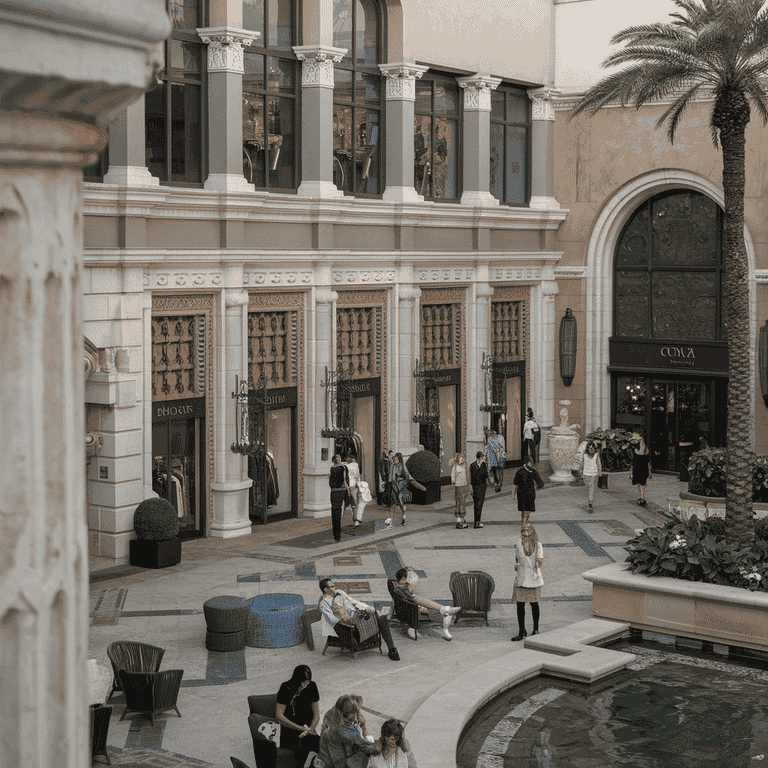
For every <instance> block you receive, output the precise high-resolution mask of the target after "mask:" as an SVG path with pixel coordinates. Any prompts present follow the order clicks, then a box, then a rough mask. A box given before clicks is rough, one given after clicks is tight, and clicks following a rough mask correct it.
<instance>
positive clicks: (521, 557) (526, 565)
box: [515, 539, 544, 588]
mask: <svg viewBox="0 0 768 768" xmlns="http://www.w3.org/2000/svg"><path fill="white" fill-rule="evenodd" d="M543 559H544V547H542V546H541V542H540V541H539V542H537V543H536V549H534V550H533V552H532V553H531V554H530V555H526V554H525V551H524V550H523V542H522V541H521V540H520V539H518V540H517V542H516V543H515V561H516V562H517V563H519V567H518V569H517V575H516V576H515V585H516V586H518V587H529V588H533V587H541V586H543V585H544V578H543V576H542V575H541V568H539V566H538V565H537V564H536V560H543Z"/></svg>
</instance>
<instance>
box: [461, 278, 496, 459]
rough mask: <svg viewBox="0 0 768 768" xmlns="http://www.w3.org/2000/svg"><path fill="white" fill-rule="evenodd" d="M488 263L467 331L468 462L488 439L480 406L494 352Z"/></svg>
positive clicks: (476, 288)
mask: <svg viewBox="0 0 768 768" xmlns="http://www.w3.org/2000/svg"><path fill="white" fill-rule="evenodd" d="M488 278H489V269H488V265H487V264H482V265H479V266H478V268H477V280H478V282H476V283H473V285H472V289H471V290H472V294H474V295H472V296H471V299H472V304H471V306H472V307H474V312H473V322H472V328H469V329H468V332H469V334H470V335H469V339H468V340H467V341H468V343H467V349H468V350H469V352H468V354H467V402H468V403H470V406H469V410H468V413H467V446H466V450H467V460H469V459H470V458H471V459H472V460H473V461H474V456H475V454H476V453H477V452H478V451H479V450H481V449H482V447H483V445H484V442H485V439H484V435H483V428H484V427H486V426H488V424H487V423H486V418H487V417H486V415H485V414H484V413H483V412H482V411H480V408H479V406H480V404H481V403H484V402H486V400H485V371H484V370H483V369H482V367H481V366H482V362H483V356H484V355H490V353H491V297H492V296H493V286H491V285H489V283H488Z"/></svg>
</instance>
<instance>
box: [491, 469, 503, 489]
mask: <svg viewBox="0 0 768 768" xmlns="http://www.w3.org/2000/svg"><path fill="white" fill-rule="evenodd" d="M491 478H492V479H493V484H494V486H495V487H496V490H497V491H498V490H499V489H500V488H501V484H502V483H503V482H504V470H503V469H502V468H501V467H491Z"/></svg>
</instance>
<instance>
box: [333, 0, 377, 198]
mask: <svg viewBox="0 0 768 768" xmlns="http://www.w3.org/2000/svg"><path fill="white" fill-rule="evenodd" d="M381 40H382V15H381V12H380V10H379V7H378V5H377V3H376V0H334V2H333V44H334V46H335V47H337V48H346V49H347V53H346V55H345V57H344V59H343V60H342V61H341V62H340V63H339V64H336V65H335V69H334V92H333V182H334V184H335V185H336V186H337V187H338V188H339V189H341V190H343V191H344V192H346V193H348V194H354V195H378V194H381V176H382V174H381V168H382V153H381V148H382V147H383V146H384V137H383V125H384V124H383V118H382V106H383V104H382V100H383V93H382V91H383V87H382V83H383V78H382V76H381V72H380V71H379V68H378V66H377V65H378V64H379V62H380V61H381V58H380V56H381V50H382V42H381Z"/></svg>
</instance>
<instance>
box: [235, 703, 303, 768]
mask: <svg viewBox="0 0 768 768" xmlns="http://www.w3.org/2000/svg"><path fill="white" fill-rule="evenodd" d="M276 707H277V694H274V693H267V694H261V695H255V696H249V697H248V710H249V713H250V714H249V715H248V727H249V728H250V730H251V738H252V739H253V755H254V757H255V758H256V768H301V766H299V765H297V764H296V757H295V754H294V752H293V750H291V749H285V748H283V747H280V746H278V745H277V744H275V743H274V742H272V741H269V740H268V739H267V738H266V737H265V736H264V735H263V734H261V733H260V732H259V727H260V726H261V725H262V723H264V721H265V720H273V721H275V722H277V715H276V714H275V713H276Z"/></svg>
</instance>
